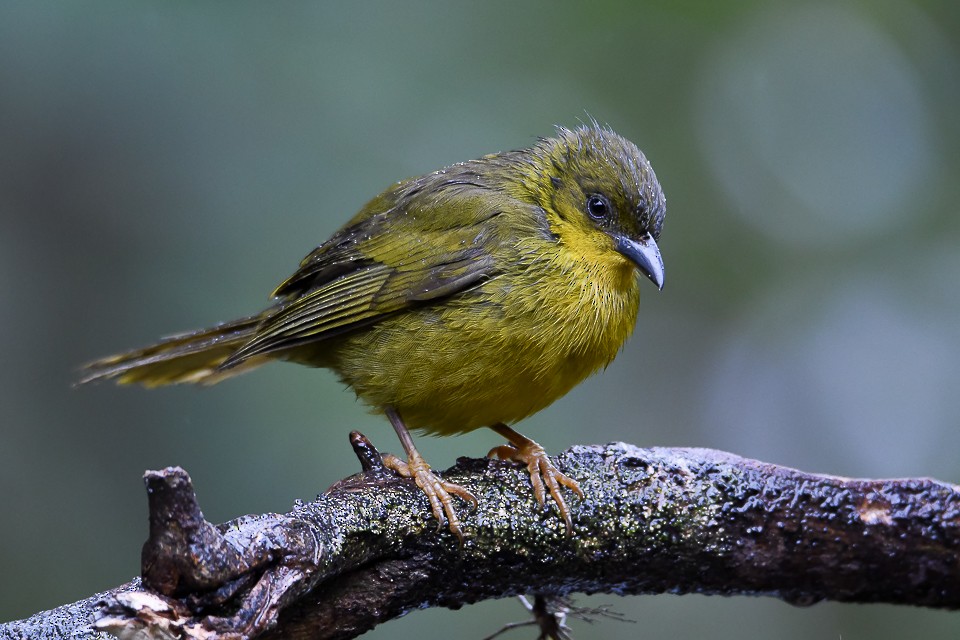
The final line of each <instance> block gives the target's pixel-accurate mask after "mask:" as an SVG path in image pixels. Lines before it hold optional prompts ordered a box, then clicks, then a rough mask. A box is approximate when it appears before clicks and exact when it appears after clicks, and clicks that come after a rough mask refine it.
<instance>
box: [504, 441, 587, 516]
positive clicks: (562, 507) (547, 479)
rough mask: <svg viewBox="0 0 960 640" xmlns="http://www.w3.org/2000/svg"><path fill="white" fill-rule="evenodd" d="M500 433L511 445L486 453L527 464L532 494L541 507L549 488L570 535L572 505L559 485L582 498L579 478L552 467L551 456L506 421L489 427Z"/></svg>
mask: <svg viewBox="0 0 960 640" xmlns="http://www.w3.org/2000/svg"><path fill="white" fill-rule="evenodd" d="M490 428H491V429H493V430H494V431H496V432H497V433H499V434H500V435H501V436H503V437H504V438H506V439H507V441H508V442H509V443H510V444H505V445H501V446H499V447H494V448H493V449H491V450H490V453H488V454H487V456H489V457H493V456H497V457H498V458H500V459H501V460H513V461H515V462H521V463H523V464H525V465H527V471H528V472H529V473H530V484H532V485H533V496H534V497H535V498H536V499H537V502H538V503H539V504H540V507H541V508H543V507H544V504H545V502H546V499H547V491H549V492H550V497H551V498H553V501H554V502H556V503H557V509H559V511H560V517H561V518H563V523H564V524H565V525H566V526H567V535H570V534H572V533H573V521H572V520H571V519H570V508H569V507H567V503H566V501H565V500H564V499H563V496H562V495H561V494H560V485H563V486H565V487H567V488H568V489H570V490H572V491H573V492H574V493H575V494H577V496H579V497H580V498H581V499H582V498H583V491H581V490H580V485H579V484H578V483H577V481H576V480H574V479H573V478H570V477H568V476H566V475H564V474H562V473H560V471H559V470H558V469H557V468H556V467H555V466H553V463H552V462H550V457H549V456H547V452H546V451H544V450H543V447H541V446H540V445H539V444H537V443H536V442H534V441H533V440H531V439H530V438H527V437H526V436H523V435H521V434H519V433H517V432H516V431H514V430H513V429H511V428H510V427H508V426H507V425H505V424H502V423H501V424H495V425H493V426H492V427H490Z"/></svg>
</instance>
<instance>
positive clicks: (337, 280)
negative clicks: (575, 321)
mask: <svg viewBox="0 0 960 640" xmlns="http://www.w3.org/2000/svg"><path fill="white" fill-rule="evenodd" d="M430 178H434V179H436V178H437V174H430V176H425V177H423V178H419V179H416V180H414V181H411V182H408V183H400V184H399V185H398V186H396V187H394V188H393V189H391V190H390V191H388V192H386V193H385V194H383V195H381V196H379V197H378V198H376V199H374V200H373V201H372V202H371V203H370V204H368V205H367V207H365V208H364V210H363V211H361V212H360V213H359V214H358V215H357V216H356V217H355V218H354V219H353V220H351V221H350V223H348V224H347V226H345V227H344V228H343V229H341V230H340V231H338V232H337V233H336V234H334V236H333V237H332V238H330V240H328V241H327V242H326V243H324V244H323V245H321V246H320V247H318V248H317V249H316V250H314V251H313V252H312V253H311V254H310V255H308V256H307V257H306V258H305V259H304V260H303V262H301V264H300V268H299V269H298V270H297V272H296V273H294V274H293V275H292V276H291V277H290V278H288V279H287V280H286V281H285V282H284V283H283V284H281V285H280V286H279V287H277V289H276V291H275V292H274V295H275V296H277V297H279V298H281V302H280V304H279V305H278V306H277V307H276V310H275V311H274V312H273V313H271V314H270V315H268V316H267V317H266V318H265V319H264V320H263V322H262V323H261V325H260V326H259V327H258V329H257V332H256V334H255V336H254V337H253V338H252V339H251V340H250V341H249V342H247V343H246V344H245V345H244V346H243V347H241V348H240V349H239V350H237V352H236V353H234V354H233V355H232V356H231V357H230V358H229V359H228V360H227V361H226V362H224V364H223V367H224V368H227V367H231V366H235V365H237V364H239V363H240V362H242V361H243V360H246V359H247V358H250V357H252V356H255V355H258V354H263V353H268V352H273V351H280V350H284V349H289V348H291V347H295V346H297V345H300V344H304V343H306V342H315V341H320V340H324V339H326V338H329V337H332V336H336V335H341V334H343V333H345V332H349V331H353V330H355V329H358V328H360V327H364V326H368V325H370V324H373V323H375V322H377V321H378V320H380V319H382V318H384V317H386V316H389V315H392V314H395V313H398V312H401V311H403V310H404V309H407V308H409V307H411V306H414V305H419V304H427V303H430V302H432V301H436V300H439V299H442V298H446V297H449V296H454V295H457V294H459V293H462V292H463V291H465V290H467V289H470V288H472V287H474V286H476V285H478V284H479V283H481V282H483V281H485V280H487V279H490V278H493V277H495V276H496V275H497V261H496V259H495V252H496V249H497V246H498V244H499V243H500V242H501V240H502V225H498V224H497V218H498V216H499V215H500V213H502V212H503V208H504V206H505V205H508V203H507V202H505V201H504V199H503V198H502V197H500V196H499V194H498V192H496V191H495V190H494V191H490V190H488V189H486V188H484V187H482V186H481V185H479V184H477V183H475V182H464V181H463V180H453V179H451V178H449V177H447V179H446V180H443V181H442V182H440V183H439V184H432V185H430V184H423V182H424V181H425V180H428V179H430ZM427 187H432V188H427Z"/></svg>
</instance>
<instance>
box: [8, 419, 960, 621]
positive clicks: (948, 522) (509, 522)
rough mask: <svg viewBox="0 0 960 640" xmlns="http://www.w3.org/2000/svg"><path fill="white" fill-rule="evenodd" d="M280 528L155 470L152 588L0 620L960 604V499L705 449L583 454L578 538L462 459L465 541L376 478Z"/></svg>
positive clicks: (517, 481)
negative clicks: (600, 597)
mask: <svg viewBox="0 0 960 640" xmlns="http://www.w3.org/2000/svg"><path fill="white" fill-rule="evenodd" d="M351 442H352V443H353V445H354V449H355V451H356V452H357V454H358V456H359V457H360V460H361V463H362V465H363V467H364V472H363V473H362V474H358V475H356V476H352V477H350V478H347V479H345V480H343V481H341V482H338V483H337V484H335V485H334V486H333V487H331V488H330V489H329V490H328V491H327V492H326V493H325V494H324V495H322V496H320V497H319V498H318V499H317V500H315V501H313V502H311V503H309V504H297V505H295V507H294V509H293V510H292V511H290V512H289V513H286V514H265V515H260V516H245V517H242V518H238V519H237V520H234V521H231V522H228V523H226V524H223V525H219V526H214V525H211V524H209V523H208V522H206V520H204V519H203V516H202V514H201V513H200V510H199V507H198V505H197V502H196V498H195V496H194V493H193V487H192V485H191V483H190V479H189V477H188V476H187V474H186V473H185V472H184V471H183V470H182V469H178V468H169V469H165V470H163V471H159V472H148V473H147V474H146V483H147V489H148V494H149V500H150V538H149V540H148V541H147V542H146V544H145V545H144V551H143V577H142V584H141V583H140V582H139V581H135V582H132V583H129V584H127V585H123V586H122V587H119V588H118V589H116V590H114V591H111V592H107V593H105V594H100V595H98V596H95V597H93V598H90V599H88V600H84V601H82V602H79V603H76V604H74V605H68V606H67V607H61V608H59V609H55V610H53V611H50V612H44V613H41V614H37V615H35V616H33V617H31V618H29V619H27V620H24V621H18V622H12V623H7V624H5V625H0V637H22V636H29V637H31V638H67V637H71V638H75V637H98V635H97V633H98V632H95V631H94V630H93V629H92V628H91V627H90V623H91V621H93V620H98V622H97V625H98V628H99V629H105V630H109V631H111V632H113V633H115V634H117V635H119V636H121V637H124V638H126V637H130V638H132V637H134V636H133V635H132V634H133V633H134V631H136V630H145V631H148V633H149V634H150V635H149V636H139V637H171V638H172V637H188V638H204V639H211V640H227V639H233V638H248V637H253V636H256V635H259V634H265V635H264V636H263V637H267V638H293V639H299V638H308V637H309V638H316V639H322V638H353V637H355V636H357V635H359V634H361V633H363V632H364V631H367V630H369V629H371V628H372V627H374V626H375V625H377V624H379V623H381V622H384V621H386V620H390V619H392V618H395V617H398V616H400V615H403V614H404V613H406V612H408V611H410V610H412V609H415V608H423V607H431V606H444V607H451V608H457V607H459V606H461V605H464V604H468V603H472V602H476V601H479V600H483V599H486V598H496V597H504V596H510V595H517V594H523V593H537V594H541V595H546V596H562V595H565V594H569V593H574V592H587V593H595V592H606V593H616V594H621V595H626V594H642V593H665V592H669V593H701V594H723V595H733V594H752V595H768V596H774V597H777V598H781V599H783V600H786V601H788V602H791V603H794V604H804V605H805V604H812V603H814V602H817V601H819V600H837V601H845V602H888V603H900V604H912V605H920V606H926V607H938V608H950V609H954V608H960V487H956V486H954V485H949V484H945V483H941V482H937V481H934V480H927V479H906V480H851V479H846V478H838V477H832V476H822V475H812V474H807V473H802V472H800V471H796V470H793V469H788V468H784V467H778V466H775V465H771V464H765V463H762V462H757V461H754V460H748V459H744V458H740V457H737V456H734V455H731V454H727V453H722V452H718V451H713V450H708V449H667V448H654V449H640V448H636V447H633V446H631V445H626V444H622V443H614V444H609V445H606V446H589V447H587V446H581V447H574V448H572V449H570V450H569V451H567V452H565V453H563V454H561V455H560V456H559V457H558V458H557V465H558V467H559V468H560V470H561V471H563V472H564V473H567V474H568V475H571V476H572V477H574V478H576V479H577V480H578V481H579V482H580V485H581V487H582V488H583V490H584V492H585V494H586V498H585V499H584V500H583V501H580V502H578V501H576V499H573V500H572V504H571V506H572V507H573V521H574V534H573V535H572V536H566V535H565V533H564V527H563V523H562V521H561V520H560V518H559V517H557V514H556V513H555V511H554V510H553V509H551V510H550V511H549V512H546V513H545V512H543V511H541V510H539V509H538V508H537V507H536V505H535V503H534V502H533V498H532V495H531V491H530V487H529V478H528V477H527V474H526V471H525V470H523V469H519V468H517V466H516V465H514V464H511V463H503V462H497V461H492V460H471V459H461V460H459V461H458V463H457V465H456V466H455V467H453V468H452V469H450V470H448V471H447V472H445V473H444V474H443V476H444V478H445V479H448V480H450V481H452V482H455V483H457V484H460V485H463V486H465V487H466V488H468V489H469V490H470V491H472V492H473V493H474V494H475V495H476V496H477V497H478V498H479V499H480V507H479V508H478V510H477V511H476V512H473V513H470V512H469V510H468V509H467V507H466V506H464V507H463V508H462V509H463V512H462V514H461V515H462V516H463V517H462V520H463V524H464V531H465V532H466V534H467V536H468V538H467V541H466V543H465V544H464V545H463V546H462V547H461V546H459V545H458V542H457V539H456V538H455V537H454V536H453V535H452V534H450V533H449V532H448V531H447V530H446V529H445V528H440V529H439V530H438V528H437V525H436V521H434V520H432V518H431V517H430V516H429V510H428V509H427V507H426V500H425V498H424V496H423V494H422V493H421V492H420V491H419V490H417V489H416V487H415V486H413V485H412V484H411V482H410V481H409V480H406V479H402V478H399V477H397V476H396V475H395V474H393V473H392V472H390V471H388V470H386V469H384V468H383V466H382V463H381V462H380V457H379V453H377V451H376V450H375V449H374V448H373V447H372V445H370V443H369V442H368V441H367V440H366V439H365V438H364V437H363V436H361V435H360V434H352V435H351Z"/></svg>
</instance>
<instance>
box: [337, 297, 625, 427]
mask: <svg viewBox="0 0 960 640" xmlns="http://www.w3.org/2000/svg"><path fill="white" fill-rule="evenodd" d="M624 302H625V306H624V308H623V309H622V312H620V313H612V314H595V313H593V311H592V310H590V309H584V308H582V306H576V307H575V308H565V307H563V306H562V305H560V304H557V303H553V304H547V305H543V304H541V305H529V306H528V307H524V308H519V306H518V305H511V304H504V305H497V304H492V303H491V304H477V301H476V300H473V301H469V300H465V301H464V303H463V304H459V305H458V304H451V303H450V302H449V301H448V302H447V303H446V304H444V305H438V306H436V307H423V308H421V309H418V310H415V311H414V310H411V311H408V312H405V313H403V314H399V315H397V316H395V317H393V318H389V319H386V320H384V321H382V322H380V323H379V324H377V325H376V326H374V327H371V328H368V329H366V330H364V331H363V332H360V333H358V334H356V335H353V336H347V337H345V338H343V339H342V340H341V341H340V344H339V345H338V346H337V347H336V356H335V363H334V364H332V366H331V368H333V369H334V370H335V371H336V372H337V373H338V374H339V375H340V377H341V379H343V381H344V382H346V383H347V384H348V385H350V386H351V387H352V388H353V389H354V391H355V392H356V394H357V396H358V397H359V398H360V399H362V400H363V401H365V402H366V403H367V404H369V405H370V406H371V407H372V408H373V409H374V410H376V411H381V410H382V409H383V408H384V407H386V406H388V405H389V406H393V407H395V408H396V409H397V410H398V411H399V413H400V415H401V416H402V417H403V419H404V421H405V422H406V424H407V426H408V427H410V428H412V429H417V430H420V431H425V432H428V433H435V434H441V435H445V434H453V433H461V432H465V431H471V430H473V429H477V428H479V427H484V426H490V425H493V424H496V423H499V422H503V423H506V424H512V423H514V422H516V421H518V420H521V419H523V418H525V417H527V416H529V415H531V414H533V413H536V412H537V411H539V410H541V409H543V408H545V407H546V406H548V405H550V404H551V403H553V402H554V401H555V400H557V399H558V398H560V397H561V396H563V395H564V394H566V393H567V392H568V391H570V389H572V388H573V387H574V386H575V385H577V384H578V383H579V382H581V381H582V380H583V379H584V378H586V377H587V376H589V375H590V374H591V373H593V372H595V371H596V370H598V369H599V368H601V367H603V366H606V365H607V364H608V363H609V362H610V361H611V360H613V358H614V356H615V355H616V354H617V352H618V350H619V349H620V347H621V346H622V344H623V342H624V340H626V338H627V337H628V336H629V334H630V332H631V330H632V328H633V324H634V320H635V318H636V308H637V303H636V300H634V299H633V298H632V297H630V299H627V300H625V301H624ZM505 309H507V310H509V311H505Z"/></svg>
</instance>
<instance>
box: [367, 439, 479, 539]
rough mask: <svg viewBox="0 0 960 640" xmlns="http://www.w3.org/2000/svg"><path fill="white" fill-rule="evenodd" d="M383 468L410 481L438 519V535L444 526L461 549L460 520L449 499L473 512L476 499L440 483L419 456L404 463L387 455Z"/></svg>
mask: <svg viewBox="0 0 960 640" xmlns="http://www.w3.org/2000/svg"><path fill="white" fill-rule="evenodd" d="M383 464H384V466H385V467H387V468H388V469H393V470H394V471H396V472H397V473H399V474H400V475H401V476H403V477H405V478H413V480H414V482H416V483H417V486H418V487H420V490H421V491H423V493H424V494H425V495H426V496H427V500H428V501H429V502H430V511H431V512H432V513H433V517H434V518H436V519H437V531H439V530H440V529H441V528H443V523H444V522H446V523H447V525H448V527H449V529H450V532H451V533H453V535H455V536H457V539H458V540H460V546H463V543H464V540H465V537H464V534H463V529H461V528H460V519H459V518H458V517H457V512H456V510H455V509H454V508H453V498H452V496H457V497H458V498H461V499H462V500H464V501H467V502H470V503H472V504H473V508H474V509H476V508H477V504H478V502H477V498H476V496H474V495H473V494H472V493H470V492H469V491H468V490H467V489H465V488H463V487H461V486H460V485H458V484H453V483H452V482H446V481H445V480H441V479H440V478H439V477H438V476H437V474H435V473H434V472H433V469H431V468H430V465H428V464H427V463H426V461H425V460H424V459H423V458H422V457H420V454H419V453H416V454H413V455H411V456H410V457H409V458H408V459H407V461H406V462H404V461H403V460H401V459H400V458H398V457H396V456H394V455H391V454H389V453H388V454H385V455H384V456H383Z"/></svg>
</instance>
